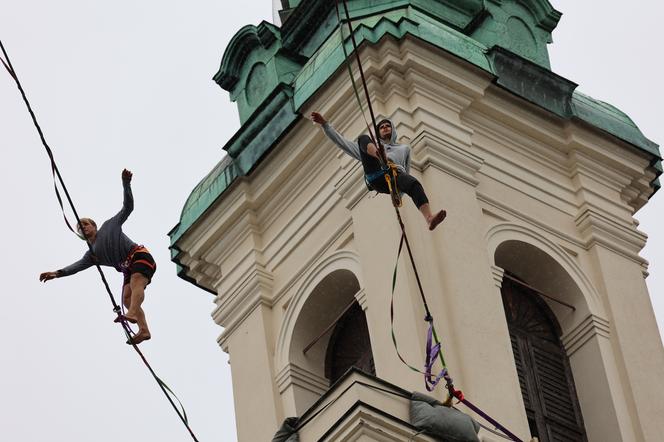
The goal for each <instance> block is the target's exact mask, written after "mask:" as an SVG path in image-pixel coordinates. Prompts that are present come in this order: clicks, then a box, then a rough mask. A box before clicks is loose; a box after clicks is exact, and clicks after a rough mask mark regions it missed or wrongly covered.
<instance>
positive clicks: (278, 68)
mask: <svg viewBox="0 0 664 442" xmlns="http://www.w3.org/2000/svg"><path fill="white" fill-rule="evenodd" d="M305 62H306V58H305V57H302V56H300V55H299V54H297V53H293V52H290V51H288V50H287V49H285V48H284V47H283V45H282V43H281V31H280V29H279V28H278V27H277V26H274V25H273V24H270V23H267V22H262V23H261V24H259V25H258V26H253V25H248V26H245V27H243V28H242V29H240V30H239V31H238V33H237V34H235V36H234V37H233V39H232V40H231V41H230V43H229V44H228V47H227V48H226V51H225V52H224V56H223V58H222V60H221V66H220V68H219V71H218V72H217V73H216V74H215V76H214V77H213V79H214V81H215V82H217V84H218V85H219V86H221V87H222V88H223V89H225V90H227V91H228V92H230V98H231V101H233V102H236V103H237V106H238V112H239V114H240V123H242V124H244V123H245V122H246V121H247V120H248V119H249V117H251V116H253V114H254V112H255V111H256V109H258V107H259V105H261V104H262V103H263V101H264V100H266V99H267V97H268V96H270V95H271V94H272V93H273V91H274V90H275V89H277V88H279V87H280V85H282V84H285V85H289V84H290V83H291V82H292V81H293V79H294V78H295V75H296V74H297V73H298V72H299V71H300V69H302V66H303V64H304V63H305Z"/></svg>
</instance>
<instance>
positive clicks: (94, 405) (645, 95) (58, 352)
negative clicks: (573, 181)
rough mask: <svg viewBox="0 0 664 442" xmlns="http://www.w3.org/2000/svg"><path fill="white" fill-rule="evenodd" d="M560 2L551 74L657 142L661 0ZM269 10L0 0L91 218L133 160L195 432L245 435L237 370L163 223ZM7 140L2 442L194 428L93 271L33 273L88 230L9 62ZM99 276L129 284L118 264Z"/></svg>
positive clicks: (176, 383)
mask: <svg viewBox="0 0 664 442" xmlns="http://www.w3.org/2000/svg"><path fill="white" fill-rule="evenodd" d="M552 3H553V4H554V6H555V7H556V8H557V9H558V10H560V11H562V12H563V13H564V15H563V18H562V20H561V23H560V25H559V26H558V29H557V30H556V31H555V33H554V41H555V42H554V44H553V45H551V46H550V54H551V59H552V66H553V69H554V71H556V72H557V73H559V74H561V75H563V76H564V77H566V78H569V79H570V80H573V81H575V82H577V83H579V84H580V86H579V89H580V90H581V91H583V92H585V93H587V94H589V95H592V96H593V97H596V98H599V99H602V100H604V101H608V102H610V103H612V104H614V105H616V106H618V107H619V108H620V109H622V110H624V111H625V112H627V113H628V114H629V115H630V116H631V117H632V118H633V119H634V121H635V122H636V123H637V124H638V125H639V126H640V127H641V129H642V130H643V132H644V133H645V134H646V136H648V137H649V138H651V139H653V140H654V141H655V142H657V143H662V142H664V129H662V126H661V124H659V121H658V120H659V119H661V115H662V110H661V109H660V108H659V106H661V103H662V102H663V99H664V96H663V95H664V94H663V93H662V90H661V88H660V86H659V84H660V81H661V80H660V78H661V71H662V67H663V66H662V61H661V59H660V52H661V50H660V49H659V33H658V32H657V29H659V23H660V21H661V19H662V18H663V14H662V11H663V7H662V5H661V2H658V1H655V0H649V1H646V0H638V1H633V2H631V3H630V6H629V8H627V7H626V6H625V3H624V2H622V1H621V2H618V1H617V0H610V1H604V2H601V3H600V2H588V1H586V2H580V1H571V0H555V1H552ZM600 5H601V8H600ZM271 9H272V5H271V2H270V1H269V0H244V1H242V2H230V1H222V0H217V1H212V0H201V1H192V2H168V1H166V2H163V1H155V0H143V1H141V2H136V1H127V0H118V1H115V2H93V1H89V0H88V1H85V0H60V1H57V2H53V1H46V0H22V1H21V2H16V1H12V0H0V39H2V41H3V43H4V44H5V46H6V48H7V49H8V51H9V53H10V56H11V57H12V60H13V63H14V65H15V68H16V70H17V72H18V74H19V76H20V78H21V79H22V82H23V84H24V87H25V88H26V90H27V93H28V96H29V98H30V99H31V101H32V104H33V106H34V108H35V111H36V113H37V116H38V118H39V120H40V122H41V124H42V127H43V129H44V132H45V134H46V137H47V139H48V141H49V143H50V144H51V146H52V147H53V150H54V152H55V155H56V158H57V160H58V163H59V166H60V168H61V172H62V174H63V176H64V178H65V181H66V183H67V185H68V186H69V188H70V190H71V193H72V196H73V198H74V199H75V201H76V203H77V205H78V208H79V211H80V212H81V215H83V216H91V217H93V218H95V219H96V220H98V221H103V220H104V219H106V218H108V217H110V216H112V215H113V214H114V213H115V212H117V210H119V208H120V205H121V202H122V193H121V182H120V172H121V170H122V168H124V167H127V168H129V169H131V170H132V171H133V172H134V180H133V189H134V197H135V201H136V208H135V210H134V213H133V214H132V215H131V217H130V218H129V221H128V222H127V223H126V224H125V232H126V233H127V234H128V235H129V236H130V237H131V238H132V239H134V240H135V241H137V242H140V243H143V244H145V245H147V246H148V247H149V248H150V249H151V251H152V252H153V254H154V255H155V258H156V259H157V262H158V264H159V270H158V272H157V275H156V276H155V279H154V281H153V283H152V284H151V285H150V286H149V287H148V290H147V301H146V304H145V309H146V312H147V315H148V320H149V321H150V325H151V329H152V334H153V339H152V341H150V342H148V343H146V344H145V345H143V347H142V348H143V350H144V351H145V353H146V355H147V357H148V358H149V359H150V361H151V362H152V363H153V365H154V366H155V368H156V370H157V372H158V373H159V374H160V375H161V376H162V378H163V379H164V380H166V382H168V383H169V384H170V386H171V387H172V388H174V389H175V390H176V391H177V393H178V394H179V396H180V398H181V399H182V400H183V402H184V403H185V405H186V407H187V411H188V413H189V416H190V421H191V425H192V428H193V429H194V431H195V432H196V433H197V435H198V438H199V440H201V442H203V441H226V440H229V441H231V440H235V424H234V420H233V399H232V387H231V380H230V369H229V366H228V364H227V357H226V355H225V354H224V353H223V352H222V351H221V350H220V349H219V347H218V345H217V343H216V338H217V336H218V335H219V334H220V332H221V329H220V328H219V327H217V326H216V325H215V324H214V323H213V322H212V319H211V318H210V313H211V311H212V308H213V304H212V300H213V298H212V295H210V294H209V293H207V292H203V291H201V290H199V289H197V288H195V287H193V286H192V285H190V284H188V283H185V282H184V281H182V280H180V279H178V278H177V277H176V276H175V266H174V265H173V264H171V263H170V261H169V252H168V244H169V242H168V238H167V236H166V233H167V232H168V231H169V230H170V229H171V228H172V227H173V226H174V225H175V224H176V223H177V221H178V219H179V214H180V209H181V208H182V205H183V203H184V201H185V199H186V198H187V196H188V194H189V192H190V190H191V189H192V188H193V187H194V186H195V185H196V183H197V182H198V181H199V180H200V179H201V178H202V177H203V176H204V175H205V174H206V173H207V172H208V171H209V170H210V169H211V168H212V167H213V166H214V164H216V162H217V161H218V160H219V159H220V158H221V156H222V151H221V146H222V145H224V144H225V142H226V141H227V140H228V139H229V138H230V137H231V136H232V135H233V133H235V131H236V130H237V129H238V127H239V119H238V116H237V112H236V110H235V105H233V104H231V103H230V102H229V99H228V94H227V93H226V92H225V91H223V90H221V89H220V88H219V87H218V86H216V85H215V84H214V83H213V82H212V80H211V77H212V75H213V74H214V73H215V72H216V70H217V68H218V66H219V63H220V61H221V56H222V54H223V51H224V48H225V47H226V45H227V43H228V41H229V40H230V39H231V37H232V36H233V34H234V33H235V32H236V31H237V30H238V29H239V28H240V27H242V26H243V25H245V24H249V23H252V24H258V23H259V22H260V21H261V20H263V19H265V20H271ZM0 147H1V148H2V152H3V153H4V154H5V157H4V160H3V161H2V173H1V174H0V186H1V189H2V190H1V192H2V193H1V195H2V201H3V212H2V213H3V216H2V219H1V221H0V222H1V223H2V224H1V230H2V232H3V233H4V236H5V237H4V241H3V242H4V249H5V253H4V254H3V255H2V258H1V260H2V261H1V262H0V268H1V269H2V277H3V285H4V290H3V293H2V300H3V305H2V308H0V348H1V349H2V351H1V352H0V367H1V368H0V370H1V371H0V373H1V374H2V376H0V397H1V398H2V400H1V401H0V439H2V440H8V441H10V440H11V441H22V442H42V441H65V440H66V441H98V442H106V441H116V440H118V439H121V440H125V441H128V442H133V441H142V440H150V441H163V442H170V441H183V440H187V439H188V435H187V433H186V430H185V429H184V428H183V427H182V425H181V423H180V422H179V421H178V418H177V416H176V415H175V414H174V412H173V411H172V410H171V409H170V406H169V405H168V403H167V402H166V400H165V399H164V398H163V396H162V394H161V392H160V391H159V390H158V387H157V386H156V385H155V384H154V382H153V381H152V379H151V378H150V376H149V374H148V373H147V371H146V370H145V369H144V367H143V365H142V364H141V362H140V361H139V359H138V358H137V356H136V355H135V354H134V352H133V351H132V350H131V349H130V348H129V347H128V346H126V345H125V344H124V338H123V336H122V333H121V330H120V328H119V327H118V326H116V325H114V324H113V323H112V319H113V313H112V311H111V306H110V303H109V301H108V299H107V296H106V294H105V293H104V291H103V288H102V286H101V283H100V282H99V277H98V275H97V274H96V271H93V270H88V271H86V272H83V273H81V274H78V275H76V276H74V277H70V278H65V279H60V280H56V281H51V282H49V283H47V284H46V285H42V284H40V283H39V282H38V280H37V275H38V274H39V272H41V271H46V270H55V269H57V268H61V267H62V266H64V265H66V264H69V263H70V262H73V261H74V260H76V259H78V258H79V257H80V256H81V255H82V254H83V252H84V251H85V244H83V243H82V242H81V241H79V240H77V239H76V238H75V237H74V236H73V235H72V234H71V233H69V231H68V230H67V229H66V228H65V226H64V223H63V222H62V216H61V214H60V212H59V207H58V205H57V202H56V200H55V197H54V195H53V189H52V181H51V176H50V169H49V165H48V160H47V157H46V155H45V153H44V151H43V148H42V147H41V145H40V143H39V139H38V136H37V133H36V131H35V130H34V128H33V127H32V124H31V121H30V119H29V116H28V114H27V112H26V110H25V108H24V105H23V103H22V101H21V98H20V96H19V94H18V92H17V91H16V88H15V86H14V84H13V82H12V81H11V79H10V78H9V76H7V75H6V74H5V72H4V71H0ZM663 214H664V197H662V195H661V194H658V195H657V196H656V197H654V198H653V200H652V201H651V202H650V204H649V205H648V206H647V207H646V208H644V209H642V210H641V211H640V212H639V213H638V214H637V216H636V217H637V218H638V219H639V220H640V221H641V226H640V228H641V229H642V230H643V231H645V232H646V233H648V234H649V235H650V241H649V244H648V246H647V247H646V249H645V250H644V251H643V255H644V256H645V257H646V258H647V259H648V260H650V261H651V266H650V272H651V274H650V277H649V278H648V285H649V287H650V292H651V297H652V299H653V303H654V305H655V309H656V312H657V314H658V317H659V323H660V328H662V327H663V325H664V300H663V299H662V296H661V293H662V289H663V287H664V253H663V252H662V251H663V250H664V232H663V231H662V229H661V221H660V222H658V221H659V220H661V217H662V215H663ZM106 274H107V276H108V278H109V280H110V281H111V286H112V288H113V289H115V290H116V291H117V292H119V289H120V285H121V276H120V275H119V274H118V273H116V272H115V271H113V270H112V269H110V270H107V271H106Z"/></svg>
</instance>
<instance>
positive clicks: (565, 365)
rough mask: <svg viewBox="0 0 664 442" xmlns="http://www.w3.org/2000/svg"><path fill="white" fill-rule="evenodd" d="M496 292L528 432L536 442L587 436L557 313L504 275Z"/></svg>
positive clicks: (575, 440)
mask: <svg viewBox="0 0 664 442" xmlns="http://www.w3.org/2000/svg"><path fill="white" fill-rule="evenodd" d="M501 293H502V297H503V306H504V308H505V316H506V318H507V324H508V328H509V333H510V339H511V341H512V351H513V353H514V360H515V362H516V368H517V374H518V376H519V384H520V385H521V395H522V396H523V403H524V405H525V407H526V415H527V417H528V424H529V426H530V431H531V434H532V435H533V436H537V437H538V438H539V440H540V441H541V442H554V441H555V442H580V441H586V440H587V438H586V432H585V429H584V426H583V418H582V416H581V409H580V407H579V401H578V398H577V395H576V389H575V387H574V379H573V377H572V371H571V369H570V365H569V359H568V357H567V354H566V353H565V349H564V348H563V346H562V343H561V341H560V334H561V331H560V325H559V324H558V322H557V320H556V318H555V317H554V315H553V313H552V312H551V310H550V309H549V307H548V306H547V304H546V303H545V302H544V301H543V300H542V299H541V298H540V297H539V295H538V294H537V293H536V292H534V291H533V290H531V289H529V288H527V287H525V286H523V285H521V284H519V283H517V282H514V281H512V280H510V279H507V278H504V279H503V283H502V290H501Z"/></svg>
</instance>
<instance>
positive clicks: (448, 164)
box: [411, 131, 484, 187]
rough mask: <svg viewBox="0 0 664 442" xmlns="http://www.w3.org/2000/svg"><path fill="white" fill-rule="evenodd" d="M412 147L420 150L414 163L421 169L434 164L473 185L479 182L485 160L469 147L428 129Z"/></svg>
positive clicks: (418, 136) (414, 141)
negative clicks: (479, 173) (439, 135)
mask: <svg viewBox="0 0 664 442" xmlns="http://www.w3.org/2000/svg"><path fill="white" fill-rule="evenodd" d="M411 147H412V148H413V150H417V152H418V160H417V161H413V164H414V165H415V166H417V167H418V168H419V169H421V170H425V169H426V168H427V167H428V166H432V167H435V168H437V169H438V170H441V171H443V172H446V173H448V174H450V175H452V176H454V177H456V178H458V179H460V180H461V181H464V182H466V183H468V184H470V185H471V186H473V187H474V186H477V184H478V183H479V180H478V178H477V172H478V171H479V170H480V168H481V167H482V164H483V162H484V161H483V160H482V158H480V157H478V156H477V155H474V154H472V153H470V152H469V151H468V150H467V149H464V148H462V147H459V146H457V145H454V144H452V143H450V142H449V141H448V140H445V139H442V138H440V137H438V136H437V135H434V134H432V133H430V132H427V131H423V132H421V133H420V134H418V135H417V136H416V137H415V139H414V140H413V142H412V145H411Z"/></svg>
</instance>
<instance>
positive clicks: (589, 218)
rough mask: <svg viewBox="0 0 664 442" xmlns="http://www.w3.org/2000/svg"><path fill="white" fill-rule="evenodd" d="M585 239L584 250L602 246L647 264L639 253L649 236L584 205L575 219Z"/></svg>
mask: <svg viewBox="0 0 664 442" xmlns="http://www.w3.org/2000/svg"><path fill="white" fill-rule="evenodd" d="M574 222H575V224H576V226H577V229H578V230H579V233H580V234H581V235H582V236H583V239H584V248H585V249H590V248H592V247H593V246H595V245H601V246H604V247H606V248H607V249H609V250H611V251H613V252H615V253H618V254H619V255H622V256H624V257H625V258H628V259H630V260H632V261H634V262H636V263H637V264H639V265H641V264H643V263H645V262H646V260H645V259H643V258H642V257H641V256H639V251H641V249H643V247H645V244H646V240H647V238H648V237H647V235H646V234H645V233H642V232H639V231H638V230H637V229H635V228H634V227H633V226H626V225H624V224H622V223H618V222H617V221H615V220H612V219H611V218H610V217H609V216H607V214H605V213H602V212H601V211H600V210H599V209H598V208H595V207H592V206H590V205H586V204H584V205H583V206H582V207H581V208H580V210H579V214H578V215H577V216H576V218H575V219H574Z"/></svg>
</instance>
